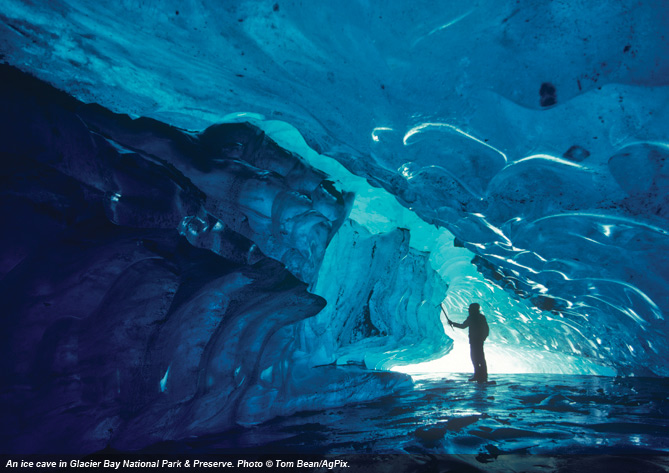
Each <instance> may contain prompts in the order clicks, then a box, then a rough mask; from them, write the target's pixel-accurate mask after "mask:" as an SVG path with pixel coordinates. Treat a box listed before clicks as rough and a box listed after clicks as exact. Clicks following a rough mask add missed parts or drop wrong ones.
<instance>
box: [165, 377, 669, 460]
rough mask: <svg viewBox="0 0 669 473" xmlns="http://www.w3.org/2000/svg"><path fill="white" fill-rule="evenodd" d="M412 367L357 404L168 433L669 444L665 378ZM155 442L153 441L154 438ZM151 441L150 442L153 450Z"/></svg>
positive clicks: (500, 444) (213, 448)
mask: <svg viewBox="0 0 669 473" xmlns="http://www.w3.org/2000/svg"><path fill="white" fill-rule="evenodd" d="M444 376H445V377H442V378H436V379H435V378H432V379H430V378H422V379H421V378H420V377H414V382H415V386H414V389H407V390H404V391H402V392H399V393H395V394H393V395H391V396H386V397H384V398H381V399H378V400H376V401H372V402H366V403H361V404H356V405H350V406H345V407H339V408H334V409H325V410H322V411H310V412H302V413H297V414H295V415H292V416H289V417H281V418H277V419H274V420H272V421H269V422H266V423H264V424H261V425H258V426H254V427H250V428H239V429H237V430H234V431H229V432H225V433H221V434H218V435H210V436H207V437H201V438H198V439H190V440H187V441H185V440H184V441H181V442H177V443H176V444H174V443H170V447H169V448H170V450H171V451H178V452H181V453H189V452H190V453H195V452H209V453H229V452H240V451H242V452H243V451H247V452H251V451H253V452H262V453H288V452H295V453H323V454H353V453H377V454H385V453H412V454H416V453H426V454H439V453H444V454H474V455H477V456H478V459H479V461H481V460H486V459H488V460H490V461H494V460H496V459H497V458H498V457H500V456H503V455H506V454H525V453H530V454H540V455H561V454H598V455H601V454H617V453H626V454H635V453H640V454H650V453H660V454H662V455H666V454H667V453H668V452H669V427H668V425H669V422H668V420H669V380H668V379H651V378H606V377H594V376H566V375H527V374H517V375H495V376H491V378H490V381H491V383H488V384H483V385H481V384H477V383H472V382H468V381H467V378H468V375H464V374H462V375H460V374H448V375H444ZM155 447H156V448H159V447H158V446H155ZM154 451H155V450H154Z"/></svg>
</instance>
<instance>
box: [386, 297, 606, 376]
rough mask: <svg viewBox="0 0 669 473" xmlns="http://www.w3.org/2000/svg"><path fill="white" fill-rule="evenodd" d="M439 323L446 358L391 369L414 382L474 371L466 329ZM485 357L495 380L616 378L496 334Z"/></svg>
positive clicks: (448, 303)
mask: <svg viewBox="0 0 669 473" xmlns="http://www.w3.org/2000/svg"><path fill="white" fill-rule="evenodd" d="M444 305H445V306H446V307H451V308H452V307H455V306H456V305H455V304H454V301H453V297H451V296H448V297H447V298H446V299H445V300H444ZM460 312H461V313H465V312H466V311H465V310H464V308H463V309H462V310H461V311H460ZM493 317H494V315H493ZM488 318H490V317H488ZM458 321H461V320H458ZM493 323H494V322H493ZM442 324H443V326H444V330H445V332H446V335H447V336H448V337H449V338H451V339H452V340H453V346H452V348H451V350H450V351H449V352H448V353H447V354H446V355H445V356H442V357H440V358H438V359H436V360H432V361H428V362H424V363H415V364H407V365H396V366H394V367H392V368H391V370H392V371H397V372H400V373H406V374H409V375H410V376H411V377H412V378H414V379H426V378H438V377H448V376H449V375H450V374H453V373H467V374H471V372H472V370H473V368H472V363H471V360H470V355H469V340H468V335H467V330H458V329H454V328H451V327H449V326H448V324H447V323H446V320H445V319H444V318H443V316H442ZM493 330H494V329H493ZM485 355H486V360H487V363H488V373H489V374H490V375H492V376H491V380H492V379H494V378H495V376H494V375H501V374H513V373H545V374H565V375H595V376H615V375H616V371H615V370H614V369H612V368H611V367H608V366H605V365H602V364H599V363H596V362H594V361H592V360H589V359H587V358H582V357H576V356H573V355H569V354H565V353H561V352H557V351H551V350H549V349H546V348H544V349H536V348H523V347H520V346H517V345H516V346H513V345H511V343H510V341H509V340H507V339H502V338H501V337H499V336H495V334H491V337H490V339H488V341H486V343H485Z"/></svg>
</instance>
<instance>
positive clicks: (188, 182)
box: [0, 0, 669, 452]
mask: <svg viewBox="0 0 669 473" xmlns="http://www.w3.org/2000/svg"><path fill="white" fill-rule="evenodd" d="M668 27H669V9H668V8H667V6H666V5H665V4H664V2H662V1H660V0H656V1H653V0H649V1H642V2H638V1H634V2H632V1H609V2H603V3H599V4H597V5H594V4H590V3H588V2H578V1H572V2H554V1H549V0H540V1H529V0H528V1H517V2H497V1H492V0H490V1H483V2H478V3H475V4H472V3H471V2H464V1H454V2H448V3H447V4H445V5H443V4H440V5H435V4H434V2H411V4H409V3H407V2H376V1H373V2H362V1H354V0H347V1H344V2H337V3H336V4H335V3H324V2H311V3H309V2H292V1H285V2H284V1H279V2H277V1H270V2H268V1H240V2H234V3H229V2H213V1H212V2H209V1H206V0H203V1H198V2H189V3H187V4H184V3H183V2H177V1H166V2H160V4H158V3H155V4H152V3H150V2H149V3H147V2H140V1H133V0H127V1H123V2H116V3H113V4H103V3H100V2H88V1H85V0H81V1H76V0H63V1H60V2H48V3H45V2H37V3H31V2H23V1H19V0H9V1H7V2H4V4H3V9H2V11H1V12H0V52H1V54H2V59H3V61H4V62H5V63H6V64H5V65H4V66H2V70H1V71H0V72H1V77H2V84H3V87H2V90H1V91H0V94H1V95H2V99H1V102H2V104H3V107H2V112H1V113H2V126H1V127H0V142H1V143H2V145H1V148H0V151H1V152H2V163H1V169H2V179H3V181H2V186H1V187H0V193H1V194H0V195H2V200H1V201H0V211H1V212H2V221H3V222H4V225H3V231H2V232H1V233H0V237H1V238H2V245H1V247H0V276H1V277H2V280H0V294H2V298H3V300H4V301H5V302H4V307H5V310H4V311H3V312H4V313H3V317H2V331H1V333H2V337H3V339H2V340H3V343H2V347H3V348H2V350H3V351H2V355H1V359H2V361H1V362H2V368H3V369H2V377H3V388H4V390H3V396H4V397H3V403H2V404H3V409H4V411H5V412H3V415H6V416H7V417H6V418H8V419H12V420H13V422H12V423H11V425H14V426H21V427H20V428H19V429H18V430H19V432H18V434H17V433H16V432H15V431H14V430H12V431H11V432H10V431H8V430H6V429H5V430H3V431H2V437H3V442H5V443H6V444H7V445H10V447H9V450H10V451H25V452H30V451H39V452H43V451H62V449H77V450H79V451H82V452H87V451H93V450H96V449H99V448H103V447H104V446H106V445H112V446H115V447H117V448H123V449H132V448H139V447H141V446H143V445H146V444H148V443H151V442H155V441H160V440H168V439H179V438H185V437H188V436H192V435H202V434H206V433H210V432H215V431H220V430H224V429H227V428H230V427H232V426H234V425H238V424H239V425H251V424H257V423H259V422H263V421H265V420H267V419H270V418H272V417H274V416H277V415H285V414H289V413H292V412H295V411H298V410H307V409H315V408H319V409H323V408H327V407H328V406H336V405H341V404H346V403H351V402H359V401H364V400H369V399H372V398H374V397H377V396H381V395H383V394H386V393H389V392H392V391H393V390H394V389H401V388H404V387H406V385H407V383H409V382H410V379H409V377H407V376H406V375H403V374H400V373H397V372H396V371H398V370H399V371H411V370H412V369H415V370H419V369H425V366H426V365H420V367H418V368H416V367H415V366H413V365H416V364H420V363H428V362H429V363H436V360H440V359H442V357H443V356H444V355H447V354H448V353H451V354H453V353H455V352H456V350H454V349H453V347H454V345H455V346H456V348H457V347H458V346H463V344H464V346H465V347H466V340H462V339H458V338H457V337H458V335H459V334H458V335H456V334H454V333H452V332H446V331H445V330H444V320H443V319H442V316H441V315H440V312H441V309H440V307H441V306H442V305H443V307H444V308H445V309H446V311H447V313H448V314H449V316H450V317H452V318H454V319H457V320H461V319H463V318H464V317H465V315H466V308H467V306H468V305H469V303H471V302H479V303H480V304H481V306H482V308H483V312H484V313H485V314H486V315H487V317H488V321H489V323H490V327H491V335H490V338H489V340H488V342H487V344H486V347H487V352H488V353H489V357H490V360H489V365H490V368H491V371H492V372H495V371H497V372H501V371H526V372H527V371H529V372H552V373H555V372H568V373H576V374H618V375H624V376H631V375H634V376H667V375H669V368H668V367H667V365H666V359H667V356H669V344H668V343H667V336H666V333H667V322H666V320H665V317H666V314H667V311H668V310H669V270H668V269H667V268H669V261H668V255H669V192H668V190H669V160H668V159H667V158H668V157H669V140H668V137H667V124H669V60H668V59H667V58H669V44H668V43H669V38H667V37H666V31H667V30H668V29H669V28H668ZM43 81H44V82H43ZM49 84H50V85H49ZM451 335H453V336H452V337H451ZM453 338H454V339H455V344H454V342H453ZM495 361H497V362H498V364H497V367H496V366H495ZM439 363H441V365H440V366H441V369H443V368H444V367H446V368H447V369H451V370H454V369H458V370H466V369H467V368H468V367H458V366H454V364H456V363H460V362H458V361H456V360H455V359H453V358H452V357H451V358H449V357H446V358H443V360H442V361H440V362H439ZM393 369H394V370H395V372H393V371H391V370H393ZM73 445H76V447H73Z"/></svg>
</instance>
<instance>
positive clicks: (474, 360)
mask: <svg viewBox="0 0 669 473" xmlns="http://www.w3.org/2000/svg"><path fill="white" fill-rule="evenodd" d="M469 355H470V356H471V358H472V365H474V376H472V377H471V378H469V381H476V380H477V379H478V372H479V365H478V359H477V357H476V350H475V349H474V345H473V344H472V343H470V344H469Z"/></svg>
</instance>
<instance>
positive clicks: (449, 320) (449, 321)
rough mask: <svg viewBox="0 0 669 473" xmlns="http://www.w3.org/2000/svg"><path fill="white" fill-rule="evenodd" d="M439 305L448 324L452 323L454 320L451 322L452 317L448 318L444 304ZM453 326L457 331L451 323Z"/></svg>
mask: <svg viewBox="0 0 669 473" xmlns="http://www.w3.org/2000/svg"><path fill="white" fill-rule="evenodd" d="M439 307H440V308H441V311H442V312H443V313H444V317H446V321H447V322H448V325H451V324H452V323H453V322H451V319H449V318H448V314H446V311H445V310H444V306H443V305H441V304H439ZM451 328H452V329H453V331H454V332H455V329H454V328H453V326H452V325H451Z"/></svg>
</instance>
